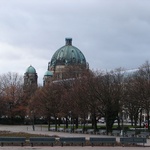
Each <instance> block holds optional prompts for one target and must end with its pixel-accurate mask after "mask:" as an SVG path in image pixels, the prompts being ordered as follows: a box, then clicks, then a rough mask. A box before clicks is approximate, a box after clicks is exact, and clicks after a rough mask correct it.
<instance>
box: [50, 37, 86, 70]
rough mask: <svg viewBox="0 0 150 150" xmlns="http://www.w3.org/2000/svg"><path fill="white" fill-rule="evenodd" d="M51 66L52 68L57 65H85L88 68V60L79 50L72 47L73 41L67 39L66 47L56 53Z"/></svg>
mask: <svg viewBox="0 0 150 150" xmlns="http://www.w3.org/2000/svg"><path fill="white" fill-rule="evenodd" d="M49 64H50V68H53V67H55V66H57V65H83V66H85V67H86V59H85V57H84V55H83V53H82V52H81V51H80V50H79V49H78V48H76V47H75V46H72V39H71V38H66V45H65V46H63V47H61V48H59V49H58V50H57V51H56V52H55V53H54V55H53V56H52V59H51V62H50V63H49Z"/></svg>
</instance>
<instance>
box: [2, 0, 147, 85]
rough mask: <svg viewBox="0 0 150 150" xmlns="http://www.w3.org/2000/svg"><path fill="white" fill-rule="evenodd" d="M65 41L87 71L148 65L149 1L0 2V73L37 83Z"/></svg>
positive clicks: (40, 80)
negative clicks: (31, 77) (30, 72)
mask: <svg viewBox="0 0 150 150" xmlns="http://www.w3.org/2000/svg"><path fill="white" fill-rule="evenodd" d="M66 37H71V38H72V39H73V45H74V46H76V47H77V48H79V49H80V50H81V51H82V52H83V54H84V55H85V57H86V60H87V62H88V63H89V65H90V68H91V69H94V70H97V69H98V70H109V69H116V68H119V67H122V68H125V69H132V68H137V67H139V66H141V65H142V64H143V63H144V62H145V61H146V60H149V61H150V0H0V74H3V73H7V72H17V73H19V74H20V75H24V73H25V71H26V69H27V67H29V66H30V65H32V66H33V67H35V69H36V71H37V73H38V78H39V79H38V80H39V82H40V83H42V78H43V75H44V73H45V72H46V70H47V66H48V62H49V61H50V60H51V57H52V55H53V54H54V52H55V51H56V50H57V49H59V48H60V47H62V46H64V45H65V38H66Z"/></svg>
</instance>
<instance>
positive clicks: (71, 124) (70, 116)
mask: <svg viewBox="0 0 150 150" xmlns="http://www.w3.org/2000/svg"><path fill="white" fill-rule="evenodd" d="M69 116H70V131H71V132H72V114H71V111H69Z"/></svg>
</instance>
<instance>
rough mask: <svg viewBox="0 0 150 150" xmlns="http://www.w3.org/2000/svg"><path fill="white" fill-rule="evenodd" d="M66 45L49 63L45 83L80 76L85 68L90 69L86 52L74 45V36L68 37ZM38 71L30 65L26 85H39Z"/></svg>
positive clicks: (26, 75)
mask: <svg viewBox="0 0 150 150" xmlns="http://www.w3.org/2000/svg"><path fill="white" fill-rule="evenodd" d="M65 40H66V43H65V45H64V46H62V47H61V48H59V49H58V50H57V51H56V52H55V53H54V55H53V56H52V58H51V61H50V62H49V63H48V68H47V71H46V72H45V74H44V77H43V85H46V84H50V83H51V82H52V81H55V80H62V79H67V78H73V77H80V76H81V74H82V72H83V70H85V69H89V65H88V63H87V62H86V58H85V56H84V54H83V53H82V52H81V51H80V50H79V49H78V48H77V47H75V46H73V45H72V38H66V39H65ZM37 78H38V76H37V73H36V70H35V68H34V67H33V66H29V67H28V68H27V70H26V72H25V74H24V86H25V87H27V86H35V85H36V86H37Z"/></svg>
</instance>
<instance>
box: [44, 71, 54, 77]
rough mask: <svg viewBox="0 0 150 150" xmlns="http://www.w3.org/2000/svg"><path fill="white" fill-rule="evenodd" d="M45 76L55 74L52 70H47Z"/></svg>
mask: <svg viewBox="0 0 150 150" xmlns="http://www.w3.org/2000/svg"><path fill="white" fill-rule="evenodd" d="M44 76H53V73H52V72H51V71H48V70H47V71H46V72H45V74H44Z"/></svg>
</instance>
